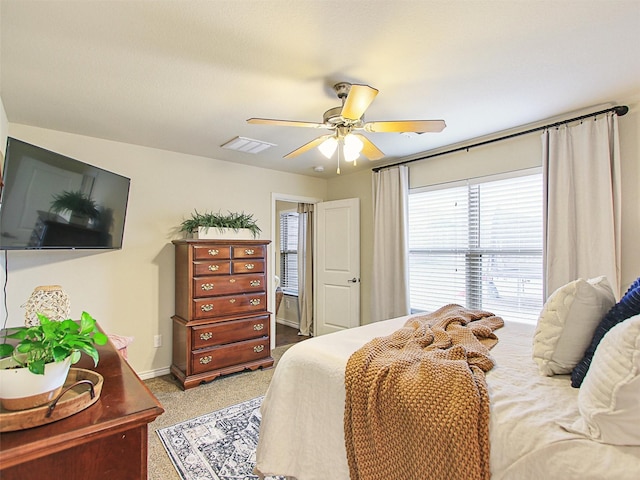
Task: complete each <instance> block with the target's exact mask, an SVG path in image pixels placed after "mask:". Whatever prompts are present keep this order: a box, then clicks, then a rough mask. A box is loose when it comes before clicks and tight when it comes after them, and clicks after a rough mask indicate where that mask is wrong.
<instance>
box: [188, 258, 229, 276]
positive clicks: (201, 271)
mask: <svg viewBox="0 0 640 480" xmlns="http://www.w3.org/2000/svg"><path fill="white" fill-rule="evenodd" d="M229 273H231V262H230V261H229V260H210V261H206V260H203V261H199V262H193V275H194V276H198V277H200V276H203V275H228V274H229Z"/></svg>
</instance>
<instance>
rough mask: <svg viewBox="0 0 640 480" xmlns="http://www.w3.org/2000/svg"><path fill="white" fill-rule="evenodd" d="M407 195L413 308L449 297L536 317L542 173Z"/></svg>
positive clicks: (514, 316)
mask: <svg viewBox="0 0 640 480" xmlns="http://www.w3.org/2000/svg"><path fill="white" fill-rule="evenodd" d="M527 173H528V174H526V175H523V176H519V177H511V178H496V177H492V178H490V179H488V180H486V181H478V180H474V181H468V182H465V183H464V184H460V183H456V184H449V185H444V186H443V185H440V186H438V187H435V188H428V189H419V190H418V189H414V190H412V191H411V192H410V194H409V291H410V292H409V294H410V302H411V310H412V312H418V311H432V310H435V309H437V308H440V307H442V306H443V305H446V304H448V303H458V304H460V305H463V306H466V307H467V308H473V309H483V310H488V311H491V312H493V313H495V314H496V315H498V316H501V317H503V318H504V319H510V320H519V321H527V322H535V321H536V320H537V318H538V315H539V313H540V310H541V309H542V301H543V291H542V236H543V221H542V175H541V174H540V173H535V174H531V172H530V171H529V172H527Z"/></svg>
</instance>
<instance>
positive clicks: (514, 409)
mask: <svg viewBox="0 0 640 480" xmlns="http://www.w3.org/2000/svg"><path fill="white" fill-rule="evenodd" d="M407 318H409V317H399V318H395V319H391V320H386V321H383V322H377V323H373V324H369V325H364V326H361V327H357V328H353V329H350V330H344V331H341V332H336V333H332V334H329V335H325V336H321V337H315V338H312V339H309V340H305V341H304V342H300V343H298V344H296V345H294V346H292V347H291V348H289V350H287V351H286V352H285V354H284V355H283V356H282V358H281V360H280V361H279V362H278V365H277V368H276V371H275V372H274V375H273V379H272V381H271V384H270V386H269V389H268V391H267V393H266V396H265V399H264V401H263V403H262V407H261V415H262V423H261V427H260V438H259V442H258V447H257V451H256V471H257V473H260V474H263V475H283V476H289V477H293V478H296V479H298V480H326V479H327V478H331V479H332V480H348V479H349V468H348V465H347V457H346V450H345V444H344V429H343V416H344V403H345V389H344V370H345V366H346V363H347V360H348V359H349V357H350V356H351V354H352V353H353V352H354V351H356V350H357V349H358V348H360V347H361V346H362V345H364V344H365V343H366V342H367V341H369V340H370V339H371V338H374V337H377V336H383V335H388V334H390V333H392V332H394V331H395V330H397V329H398V328H400V327H402V326H403V325H404V323H405V322H406V320H407ZM533 332H534V326H532V325H527V324H521V323H516V322H507V323H506V324H505V326H504V327H502V328H501V329H499V330H496V332H495V333H496V334H497V336H498V338H499V342H498V344H497V345H496V346H495V347H494V348H493V349H492V350H491V355H492V356H493V358H494V360H495V362H496V366H495V367H494V368H493V369H492V370H491V371H489V372H488V373H487V385H488V389H489V395H490V401H491V417H490V428H489V431H490V433H489V435H490V442H491V459H490V466H491V473H492V477H491V478H492V479H496V480H499V479H517V480H528V479H531V480H534V479H535V480H538V479H540V478H549V479H553V478H562V479H563V480H568V479H576V480H577V479H581V480H582V479H593V480H596V479H598V480H601V479H606V478H615V479H616V480H618V479H632V478H633V479H636V478H638V477H637V476H638V472H640V447H621V446H614V445H608V444H602V443H598V442H595V441H593V440H591V439H588V438H586V437H582V436H580V435H579V434H576V433H571V432H569V431H568V430H566V429H565V428H564V427H565V426H568V425H571V424H572V423H573V422H574V421H575V420H576V419H577V418H578V417H579V415H580V413H579V412H578V406H577V396H578V389H574V388H572V387H571V381H570V378H569V376H568V375H557V376H554V377H544V376H541V375H540V374H539V373H538V370H537V366H536V365H535V363H534V362H533V360H532V358H531V344H532V338H533Z"/></svg>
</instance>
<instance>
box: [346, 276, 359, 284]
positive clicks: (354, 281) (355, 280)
mask: <svg viewBox="0 0 640 480" xmlns="http://www.w3.org/2000/svg"><path fill="white" fill-rule="evenodd" d="M359 281H360V279H359V278H356V277H353V278H352V279H351V280H347V282H349V283H358V282H359Z"/></svg>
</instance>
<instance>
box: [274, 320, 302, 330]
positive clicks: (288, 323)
mask: <svg viewBox="0 0 640 480" xmlns="http://www.w3.org/2000/svg"><path fill="white" fill-rule="evenodd" d="M276 323H279V324H280V325H286V326H287V327H291V328H300V325H298V324H297V323H296V322H292V321H291V320H287V319H286V318H276Z"/></svg>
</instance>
